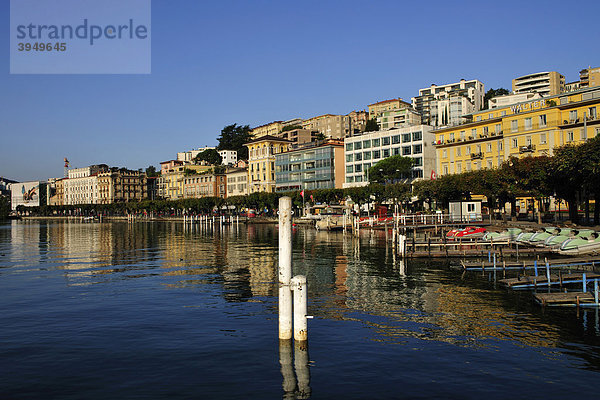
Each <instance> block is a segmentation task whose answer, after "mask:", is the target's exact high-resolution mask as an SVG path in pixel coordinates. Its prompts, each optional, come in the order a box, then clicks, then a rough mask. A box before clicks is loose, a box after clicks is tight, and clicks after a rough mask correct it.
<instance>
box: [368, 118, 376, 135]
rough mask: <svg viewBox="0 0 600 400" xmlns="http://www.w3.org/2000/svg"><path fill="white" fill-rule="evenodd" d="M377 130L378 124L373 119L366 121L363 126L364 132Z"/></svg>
mask: <svg viewBox="0 0 600 400" xmlns="http://www.w3.org/2000/svg"><path fill="white" fill-rule="evenodd" d="M378 130H379V124H377V120H376V119H375V118H372V119H369V120H367V123H366V125H365V132H374V131H378Z"/></svg>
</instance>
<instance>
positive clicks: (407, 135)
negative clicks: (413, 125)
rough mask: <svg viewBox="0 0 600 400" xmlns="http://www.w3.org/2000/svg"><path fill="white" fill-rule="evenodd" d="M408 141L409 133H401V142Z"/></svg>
mask: <svg viewBox="0 0 600 400" xmlns="http://www.w3.org/2000/svg"><path fill="white" fill-rule="evenodd" d="M408 142H410V133H403V134H402V143H408Z"/></svg>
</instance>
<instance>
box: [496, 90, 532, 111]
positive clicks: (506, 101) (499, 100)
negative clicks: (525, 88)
mask: <svg viewBox="0 0 600 400" xmlns="http://www.w3.org/2000/svg"><path fill="white" fill-rule="evenodd" d="M541 98H542V95H541V94H539V93H536V92H527V93H520V94H506V95H502V96H496V97H492V98H491V99H490V100H489V104H488V108H490V109H492V108H501V107H506V106H512V105H513V104H518V103H523V102H527V101H533V100H539V99H541Z"/></svg>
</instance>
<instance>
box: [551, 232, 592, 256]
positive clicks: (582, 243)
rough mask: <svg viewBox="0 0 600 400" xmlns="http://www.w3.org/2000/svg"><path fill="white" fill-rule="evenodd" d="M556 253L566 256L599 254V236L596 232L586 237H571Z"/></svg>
mask: <svg viewBox="0 0 600 400" xmlns="http://www.w3.org/2000/svg"><path fill="white" fill-rule="evenodd" d="M586 231H587V229H586ZM556 252H557V253H559V254H562V255H567V256H580V255H585V254H600V235H598V233H596V232H592V233H589V234H588V235H587V236H576V237H573V238H571V239H569V240H566V241H565V242H564V243H563V244H562V245H561V246H560V248H559V249H558V250H556Z"/></svg>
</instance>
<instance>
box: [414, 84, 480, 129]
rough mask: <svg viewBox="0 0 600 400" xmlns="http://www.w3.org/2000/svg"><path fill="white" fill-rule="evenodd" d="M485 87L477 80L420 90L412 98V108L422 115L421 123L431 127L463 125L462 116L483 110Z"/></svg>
mask: <svg viewBox="0 0 600 400" xmlns="http://www.w3.org/2000/svg"><path fill="white" fill-rule="evenodd" d="M484 95H485V90H484V85H483V83H482V82H480V81H478V80H477V79H473V80H469V81H467V80H464V79H461V80H460V82H456V83H449V84H446V85H440V86H437V85H431V86H430V87H428V88H424V89H419V95H418V96H417V97H413V98H412V106H413V108H414V109H415V110H417V112H418V113H419V114H420V115H421V121H422V123H423V124H425V125H431V126H436V127H438V126H452V125H458V124H460V123H462V122H463V121H462V116H463V115H465V114H470V113H473V112H475V111H479V110H481V108H482V107H483V97H484Z"/></svg>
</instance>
